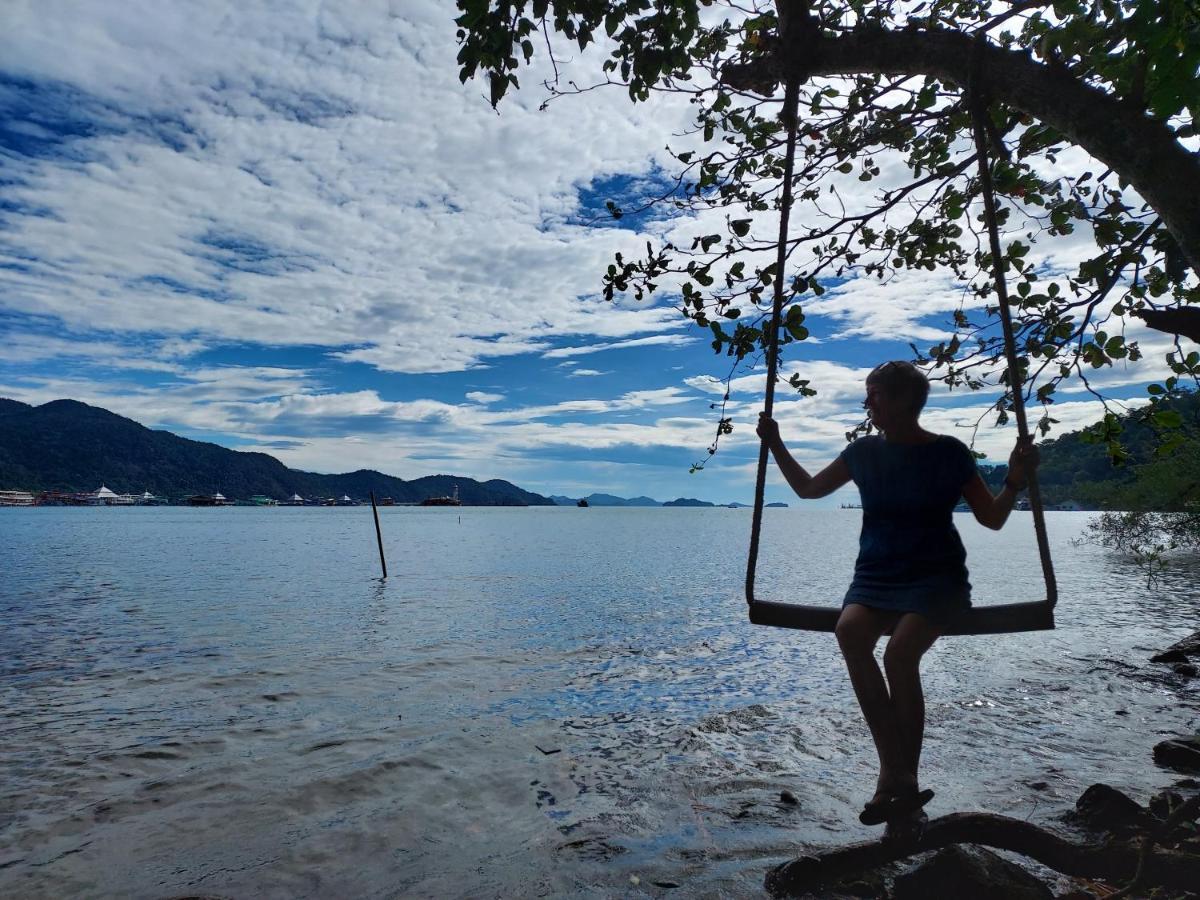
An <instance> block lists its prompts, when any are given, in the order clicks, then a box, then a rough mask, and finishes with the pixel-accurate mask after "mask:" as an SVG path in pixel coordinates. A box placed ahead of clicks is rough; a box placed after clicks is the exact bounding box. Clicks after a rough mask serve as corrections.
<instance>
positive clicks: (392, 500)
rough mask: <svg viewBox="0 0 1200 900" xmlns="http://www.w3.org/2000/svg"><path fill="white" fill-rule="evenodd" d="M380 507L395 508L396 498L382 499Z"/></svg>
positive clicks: (380, 499)
mask: <svg viewBox="0 0 1200 900" xmlns="http://www.w3.org/2000/svg"><path fill="white" fill-rule="evenodd" d="M379 505H380V506H395V505H396V500H395V498H394V497H380V498H379Z"/></svg>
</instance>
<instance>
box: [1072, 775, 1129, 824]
mask: <svg viewBox="0 0 1200 900" xmlns="http://www.w3.org/2000/svg"><path fill="white" fill-rule="evenodd" d="M1144 817H1145V810H1143V809H1142V807H1141V804H1139V803H1138V802H1137V801H1136V800H1133V799H1130V798H1129V797H1127V796H1126V795H1125V794H1123V793H1121V792H1120V791H1118V790H1117V789H1116V788H1114V787H1109V786H1108V785H1107V784H1093V785H1092V786H1091V787H1090V788H1088V789H1087V790H1086V791H1084V792H1083V793H1082V794H1081V795H1080V797H1079V799H1078V800H1076V801H1075V818H1076V819H1077V820H1078V821H1081V822H1083V823H1084V824H1085V825H1087V826H1089V827H1091V828H1095V829H1097V830H1099V831H1120V830H1122V829H1125V828H1131V827H1134V826H1136V825H1138V824H1140V823H1141V822H1142V821H1143V819H1144Z"/></svg>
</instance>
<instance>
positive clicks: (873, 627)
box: [835, 603, 908, 798]
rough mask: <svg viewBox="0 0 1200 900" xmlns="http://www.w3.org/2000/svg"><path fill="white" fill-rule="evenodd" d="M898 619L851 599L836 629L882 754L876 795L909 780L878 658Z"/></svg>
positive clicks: (877, 749)
mask: <svg viewBox="0 0 1200 900" xmlns="http://www.w3.org/2000/svg"><path fill="white" fill-rule="evenodd" d="M895 620H896V616H895V615H894V614H890V613H885V612H880V611H878V610H874V609H871V608H869V607H866V606H863V605H861V604H859V603H851V604H848V605H847V606H846V607H845V608H843V609H842V614H841V616H839V617H838V622H837V628H836V629H835V634H836V635H837V639H838V645H839V646H840V647H841V649H842V656H843V657H844V658H845V660H846V669H847V671H848V672H849V673H850V684H851V685H853V686H854V695H855V696H856V697H857V698H858V705H859V706H860V707H862V712H863V718H864V719H866V720H867V727H868V728H870V729H871V737H872V738H873V739H874V741H875V750H876V752H878V754H879V783H878V785H877V790H876V798H878V797H879V796H880V795H881V794H886V793H890V792H892V791H895V790H897V789H898V788H900V787H902V786H904V784H905V783H906V781H907V779H906V775H907V771H908V754H907V752H906V751H905V748H904V745H903V743H902V741H901V738H900V734H899V731H898V728H897V723H896V715H895V711H894V710H893V708H892V701H891V697H890V695H889V693H888V686H887V683H886V682H885V681H884V680H883V673H882V672H881V671H880V670H879V664H878V663H877V662H875V645H876V644H877V643H879V638H880V637H881V636H882V635H883V634H884V633H885V632H886V631H887V630H888V628H890V627H891V626H892V623H893V622H895Z"/></svg>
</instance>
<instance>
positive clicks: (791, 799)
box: [779, 788, 800, 806]
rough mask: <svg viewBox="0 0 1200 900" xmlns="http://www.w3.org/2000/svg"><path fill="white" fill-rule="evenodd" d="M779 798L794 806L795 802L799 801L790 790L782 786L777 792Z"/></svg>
mask: <svg viewBox="0 0 1200 900" xmlns="http://www.w3.org/2000/svg"><path fill="white" fill-rule="evenodd" d="M779 799H780V800H781V801H782V802H784V803H787V804H789V805H791V806H795V805H796V804H797V803H799V802H800V800H799V799H798V798H797V797H796V795H795V794H793V793H792V792H791V791H789V790H788V789H787V788H784V789H783V790H782V791H780V792H779Z"/></svg>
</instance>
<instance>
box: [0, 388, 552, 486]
mask: <svg viewBox="0 0 1200 900" xmlns="http://www.w3.org/2000/svg"><path fill="white" fill-rule="evenodd" d="M101 484H104V485H106V486H107V487H109V488H111V489H112V490H114V491H116V492H117V493H138V494H140V493H142V492H143V491H150V492H151V493H152V494H156V495H158V496H160V497H168V498H171V499H178V498H181V497H186V496H189V495H191V494H211V493H213V492H215V491H220V492H221V493H222V494H224V495H225V496H226V497H228V498H230V499H234V498H249V497H251V496H253V495H255V494H264V495H266V496H268V497H275V498H277V499H283V498H285V497H290V496H291V495H292V494H299V495H300V496H302V497H340V496H342V495H343V494H349V495H350V496H351V497H353V498H356V499H358V498H364V497H366V496H367V494H368V492H370V491H374V492H375V496H376V497H392V498H393V499H395V500H396V501H397V502H398V503H404V502H419V501H421V500H424V499H425V498H426V497H438V496H446V495H449V494H451V493H452V492H453V490H454V487H455V485H457V486H458V492H459V497H460V499H461V500H462V502H463V503H464V504H467V505H472V506H552V505H553V502H552V501H551V500H549V499H547V498H546V497H543V496H541V495H540V494H534V493H530V492H529V491H524V490H522V489H521V488H519V487H517V486H516V485H514V484H510V483H509V482H507V481H500V480H493V481H486V482H482V483H481V482H478V481H475V480H474V479H471V478H464V477H461V476H457V475H430V476H428V477H425V478H417V479H415V480H413V481H404V480H403V479H400V478H393V477H392V476H390V475H384V474H382V473H381V472H375V471H371V470H369V469H362V470H359V471H357V472H349V473H347V474H345V475H319V474H316V473H314V472H301V471H298V470H296V469H289V468H288V467H287V466H285V465H284V464H283V463H281V462H280V461H279V460H277V459H276V458H275V457H273V456H268V455H267V454H265V453H246V452H242V451H238V450H229V449H228V448H225V447H219V446H217V445H216V444H208V443H203V442H201V441H192V440H188V439H187V438H182V437H179V436H178V435H174V434H171V433H170V432H169V431H153V430H151V429H149V428H146V427H144V426H142V425H139V424H138V423H137V422H134V421H132V420H131V419H126V418H124V417H122V416H118V415H116V414H115V413H111V412H109V411H108V410H105V409H100V408H99V407H95V406H88V405H87V404H85V403H79V402H77V401H75V400H55V401H52V402H50V403H46V404H43V405H42V406H30V405H28V404H25V403H18V402H17V401H15V400H7V399H3V398H0V489H10V490H12V489H15V490H30V491H40V490H57V491H94V490H96V489H97V488H98V487H100V485H101Z"/></svg>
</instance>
